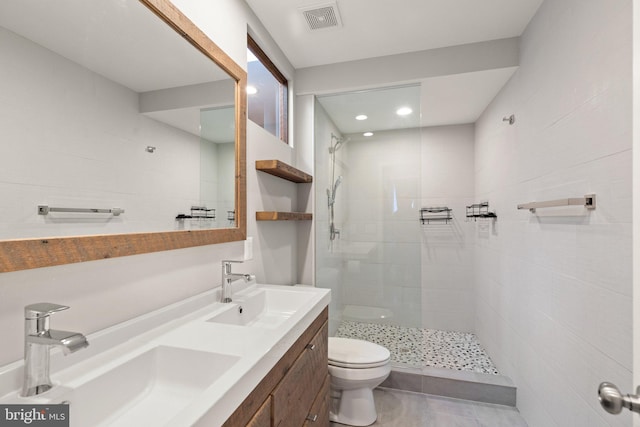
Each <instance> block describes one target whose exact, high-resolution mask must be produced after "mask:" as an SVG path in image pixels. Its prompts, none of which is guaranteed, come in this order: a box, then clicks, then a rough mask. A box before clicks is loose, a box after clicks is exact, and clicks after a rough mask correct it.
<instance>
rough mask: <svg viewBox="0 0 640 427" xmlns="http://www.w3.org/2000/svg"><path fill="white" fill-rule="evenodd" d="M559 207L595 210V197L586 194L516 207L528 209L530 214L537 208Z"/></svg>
mask: <svg viewBox="0 0 640 427" xmlns="http://www.w3.org/2000/svg"><path fill="white" fill-rule="evenodd" d="M559 206H584V207H585V208H587V209H589V210H593V209H595V208H596V195H595V194H587V195H585V196H584V197H573V198H568V199H558V200H549V201H546V202H530V203H524V204H522V205H518V209H529V210H530V211H531V212H532V213H535V212H536V209H538V208H555V207H559Z"/></svg>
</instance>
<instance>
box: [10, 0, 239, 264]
mask: <svg viewBox="0 0 640 427" xmlns="http://www.w3.org/2000/svg"><path fill="white" fill-rule="evenodd" d="M150 9H151V10H150ZM154 12H155V14H154ZM156 15H157V16H156ZM163 21H165V22H163ZM167 24H169V25H167ZM176 31H177V32H176ZM181 35H182V37H181ZM0 56H1V57H2V62H3V64H4V65H3V67H2V68H1V69H0V92H2V93H3V101H2V102H1V103H0V129H2V132H3V140H4V141H5V143H3V144H1V145H0V194H2V195H3V197H2V198H0V240H1V241H0V254H4V255H6V256H7V257H9V258H11V259H6V257H5V256H3V257H1V258H3V259H2V260H0V271H13V270H20V269H24V268H35V267H42V266H47V265H57V264H64V263H67V262H78V261H85V260H91V259H100V258H108V257H113V256H123V255H131V254H136V253H144V252H152V251H156V250H166V249H174V248H181V247H189V246H194V245H203V244H211V243H219V242H225V241H233V240H241V239H244V236H245V234H246V224H245V222H246V213H245V212H244V206H245V204H246V201H245V197H246V183H245V167H246V166H245V163H246V162H245V120H246V107H245V94H244V86H245V84H246V73H245V72H244V70H242V69H241V68H240V67H239V66H238V65H237V64H235V62H233V61H232V60H231V59H230V58H229V57H228V56H227V55H225V54H224V52H222V51H221V50H220V49H219V48H218V47H217V46H216V45H215V44H214V43H213V42H211V41H210V40H209V39H208V38H206V36H204V34H203V33H202V32H201V31H200V30H199V29H197V27H195V25H193V24H192V23H191V22H190V21H189V20H188V19H187V18H186V17H184V15H182V14H181V13H180V12H179V11H178V10H177V9H176V8H175V7H174V6H173V5H172V4H171V3H170V2H168V1H166V0H141V1H138V0H122V1H117V2H113V1H103V0H66V1H64V2H50V1H45V0H6V1H5V0H3V2H1V3H0ZM42 205H44V206H49V207H53V208H57V207H59V208H64V209H68V208H80V209H110V208H118V209H120V210H123V213H121V214H119V215H114V214H111V213H108V212H107V213H99V212H90V213H87V212H55V211H53V210H52V211H51V212H49V213H48V214H46V215H42V212H39V211H38V209H37V207H38V206H42ZM41 210H42V209H41ZM228 212H232V213H233V218H234V220H233V221H229V220H228V218H229V214H228ZM236 212H237V213H238V215H236ZM214 228H222V230H211V229H214ZM171 230H178V231H171ZM195 230H197V231H195ZM70 236H83V237H70ZM9 239H14V240H9ZM15 239H17V240H15ZM21 239H22V240H21ZM69 252H70V254H68V253H69ZM9 255H10V256H9Z"/></svg>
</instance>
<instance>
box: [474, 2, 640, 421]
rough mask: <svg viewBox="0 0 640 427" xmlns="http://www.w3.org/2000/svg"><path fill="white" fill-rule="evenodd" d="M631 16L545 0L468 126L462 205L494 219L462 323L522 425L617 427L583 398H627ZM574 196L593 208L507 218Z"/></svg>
mask: <svg viewBox="0 0 640 427" xmlns="http://www.w3.org/2000/svg"><path fill="white" fill-rule="evenodd" d="M631 16H632V14H631V2H630V1H621V2H610V1H606V0H598V1H589V2H584V1H580V0H547V1H545V2H544V3H543V4H542V6H541V7H540V9H539V10H538V13H537V15H536V16H535V17H534V18H533V20H532V21H531V23H530V24H529V26H528V28H527V30H526V32H525V33H524V35H523V36H522V42H521V60H520V69H519V70H518V72H517V73H516V74H515V75H514V77H513V78H512V79H511V80H510V82H509V83H508V84H507V86H506V87H505V88H504V89H503V90H502V91H501V93H500V94H499V95H498V96H497V97H496V99H495V100H494V102H493V103H492V104H491V105H490V106H489V108H488V109H487V110H486V111H485V113H484V114H483V115H482V117H481V118H480V120H479V121H478V122H477V124H476V167H475V169H476V197H479V198H481V199H486V200H489V201H490V203H491V205H492V207H495V208H496V209H497V212H498V221H497V222H496V229H495V232H494V233H490V234H488V235H485V236H482V235H480V234H478V236H477V249H476V268H475V272H476V277H477V283H476V285H477V296H476V327H477V332H478V334H479V336H480V339H481V341H482V343H483V344H484V345H485V346H486V347H487V349H488V351H489V354H490V355H491V357H492V358H493V360H494V362H495V363H496V365H497V367H498V369H499V370H500V371H501V372H502V373H504V374H506V375H508V376H510V377H512V378H513V380H514V381H515V383H516V385H517V386H518V408H519V409H520V411H521V412H522V414H523V415H524V416H525V418H526V419H527V421H528V423H529V425H530V426H531V427H538V426H544V427H550V426H558V427H564V426H586V425H615V426H628V425H630V424H631V415H630V413H624V414H622V415H619V416H612V415H609V414H607V413H605V412H604V411H603V410H602V409H601V408H600V407H599V404H598V401H597V394H596V390H597V388H598V384H599V383H600V382H601V381H605V380H607V381H612V382H614V383H616V384H617V385H618V386H619V387H620V388H621V389H622V390H632V383H631V369H632V333H631V331H632V309H631V296H632V280H631V277H632V276H631V270H632V259H631V242H632V240H631V229H632V226H631V200H632V192H631V186H632V167H631V165H632V159H631V155H632V153H631V93H632V85H631V33H632V31H631ZM511 113H515V115H516V122H515V124H514V125H513V126H509V125H508V124H506V123H503V122H502V117H503V116H505V115H509V114H511ZM587 193H596V194H597V208H596V210H595V211H592V212H586V211H585V210H584V209H583V208H581V207H577V208H576V207H571V208H556V209H544V210H539V212H538V215H533V214H531V213H529V212H528V211H526V210H516V205H517V204H520V203H524V202H529V201H536V200H538V201H542V200H553V199H559V198H567V197H579V196H582V195H585V194H587ZM626 392H627V391H625V393H626Z"/></svg>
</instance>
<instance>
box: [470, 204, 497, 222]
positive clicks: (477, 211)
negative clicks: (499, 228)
mask: <svg viewBox="0 0 640 427" xmlns="http://www.w3.org/2000/svg"><path fill="white" fill-rule="evenodd" d="M497 217H498V215H496V213H495V212H489V202H482V203H477V204H475V205H469V206H467V218H497Z"/></svg>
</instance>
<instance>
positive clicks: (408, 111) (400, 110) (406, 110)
mask: <svg viewBox="0 0 640 427" xmlns="http://www.w3.org/2000/svg"><path fill="white" fill-rule="evenodd" d="M411 113H413V110H412V109H411V108H409V107H402V108H398V111H396V114H397V115H399V116H407V115H409V114H411Z"/></svg>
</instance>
